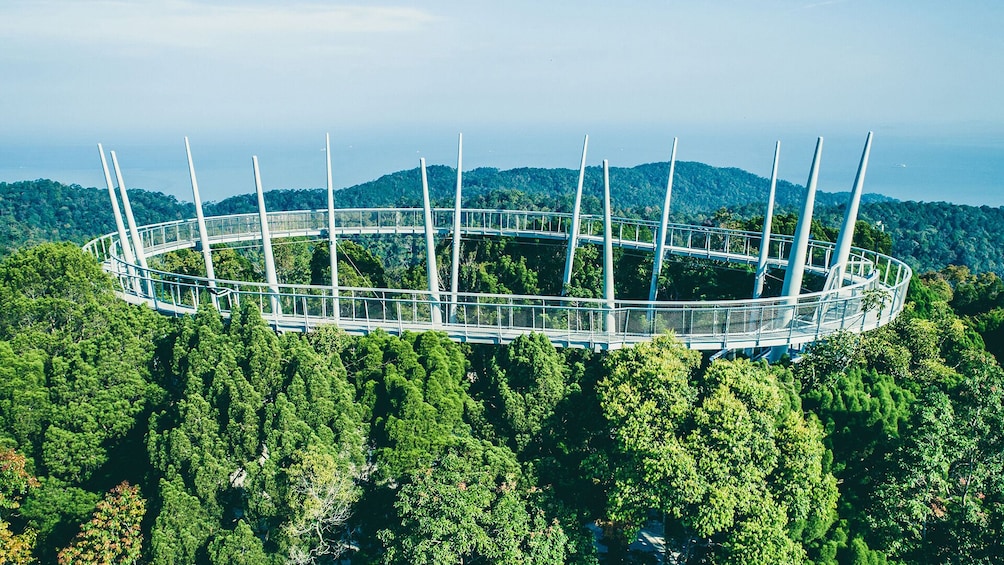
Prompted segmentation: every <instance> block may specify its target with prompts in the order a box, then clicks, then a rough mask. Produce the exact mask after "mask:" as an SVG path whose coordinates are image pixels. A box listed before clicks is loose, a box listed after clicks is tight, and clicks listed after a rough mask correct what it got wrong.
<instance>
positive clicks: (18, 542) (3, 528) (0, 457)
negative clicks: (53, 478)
mask: <svg viewBox="0 0 1004 565" xmlns="http://www.w3.org/2000/svg"><path fill="white" fill-rule="evenodd" d="M25 464H26V461H25V458H24V456H23V455H21V454H19V453H17V452H16V451H14V450H12V449H0V563H4V564H6V563H10V564H11V565H21V564H27V563H32V562H33V561H34V557H33V556H32V550H33V549H34V547H35V539H36V536H37V532H36V531H35V530H34V529H32V528H23V529H21V532H20V533H14V529H13V528H12V525H11V523H10V520H11V519H13V518H15V517H17V512H18V509H19V508H20V507H21V501H22V500H23V499H24V497H25V495H26V494H28V491H30V490H31V489H33V488H36V487H38V484H39V483H38V479H36V478H35V477H33V476H32V475H31V474H30V473H29V472H28V471H27V470H26V469H25Z"/></svg>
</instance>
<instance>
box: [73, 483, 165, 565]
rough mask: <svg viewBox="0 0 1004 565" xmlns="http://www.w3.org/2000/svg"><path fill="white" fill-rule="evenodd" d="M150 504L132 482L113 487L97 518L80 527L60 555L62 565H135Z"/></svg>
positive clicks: (95, 514) (96, 514) (98, 507)
mask: <svg viewBox="0 0 1004 565" xmlns="http://www.w3.org/2000/svg"><path fill="white" fill-rule="evenodd" d="M144 514H146V501H145V500H144V499H143V498H141V497H140V495H139V488H138V487H135V486H131V485H130V484H129V483H126V482H123V483H122V484H120V485H118V486H116V487H115V488H113V489H112V490H111V491H109V493H108V494H107V495H106V496H105V498H104V499H103V500H102V501H101V502H99V503H98V506H97V509H96V510H95V511H94V518H92V519H91V521H90V522H88V523H86V524H84V525H83V526H81V528H80V533H79V534H77V537H75V538H74V539H73V543H71V544H70V546H69V547H67V548H66V549H64V550H63V551H61V552H59V563H61V564H63V563H67V564H69V563H95V564H109V565H111V564H113V563H135V562H136V561H138V560H139V557H140V550H141V548H142V545H143V533H142V531H141V529H140V523H141V522H142V520H143V516H144Z"/></svg>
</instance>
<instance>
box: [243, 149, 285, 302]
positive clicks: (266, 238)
mask: <svg viewBox="0 0 1004 565" xmlns="http://www.w3.org/2000/svg"><path fill="white" fill-rule="evenodd" d="M251 166H252V167H253V168H254V189H255V193H256V194H257V195H258V221H259V222H260V223H261V246H262V249H263V250H264V252H265V282H266V283H268V288H269V290H270V291H271V293H270V294H269V303H270V304H271V305H272V315H273V316H281V315H282V305H281V304H280V303H279V278H278V277H277V276H276V274H275V255H273V254H272V234H271V233H270V232H269V230H268V212H267V211H266V210H265V193H264V192H262V189H261V172H260V171H259V170H258V156H257V155H253V156H252V157H251Z"/></svg>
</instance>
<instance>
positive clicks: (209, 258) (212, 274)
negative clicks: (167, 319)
mask: <svg viewBox="0 0 1004 565" xmlns="http://www.w3.org/2000/svg"><path fill="white" fill-rule="evenodd" d="M185 153H186V154H187V155H188V174H189V176H191V177H192V197H193V198H194V199H195V218H196V221H197V222H198V225H199V242H200V243H201V245H202V259H203V261H204V262H205V264H206V278H207V279H209V289H210V290H209V296H210V298H211V299H212V301H213V307H214V308H216V309H217V310H219V308H220V304H219V302H218V300H217V298H216V292H215V290H216V270H215V269H213V251H212V248H211V247H210V245H209V232H208V230H207V229H206V216H205V215H204V214H203V213H202V196H201V195H200V194H199V181H197V180H196V178H195V163H194V162H193V161H192V147H191V145H189V143H188V136H185Z"/></svg>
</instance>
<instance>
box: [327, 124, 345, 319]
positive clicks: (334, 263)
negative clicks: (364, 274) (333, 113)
mask: <svg viewBox="0 0 1004 565" xmlns="http://www.w3.org/2000/svg"><path fill="white" fill-rule="evenodd" d="M324 156H325V161H326V163H327V172H328V185H327V186H328V254H329V255H330V256H331V296H332V297H333V298H334V308H333V311H332V317H333V318H334V320H335V325H337V324H338V321H339V316H340V315H341V309H340V304H339V301H338V242H337V241H336V240H335V186H334V183H333V182H332V180H331V135H330V134H327V133H326V134H324Z"/></svg>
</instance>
